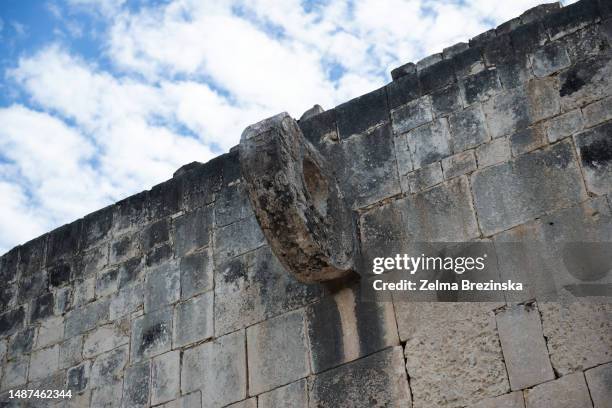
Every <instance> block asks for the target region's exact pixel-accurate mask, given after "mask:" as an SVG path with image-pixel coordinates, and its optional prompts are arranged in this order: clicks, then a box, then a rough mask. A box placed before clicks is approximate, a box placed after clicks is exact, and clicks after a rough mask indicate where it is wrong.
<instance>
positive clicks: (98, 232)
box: [82, 206, 114, 249]
mask: <svg viewBox="0 0 612 408" xmlns="http://www.w3.org/2000/svg"><path fill="white" fill-rule="evenodd" d="M113 212H114V208H113V206H108V207H106V208H103V209H101V210H98V211H96V212H94V213H91V214H89V215H87V216H85V218H83V227H82V228H83V230H82V247H83V249H85V248H92V247H94V246H95V245H97V244H99V243H100V242H101V241H104V240H107V239H108V238H109V236H110V230H111V227H112V225H113Z"/></svg>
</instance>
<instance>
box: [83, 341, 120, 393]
mask: <svg viewBox="0 0 612 408" xmlns="http://www.w3.org/2000/svg"><path fill="white" fill-rule="evenodd" d="M127 362H128V346H122V347H119V348H116V349H114V350H111V351H108V352H106V353H104V354H100V355H99V356H98V357H97V358H96V359H95V360H94V362H93V364H92V366H91V375H90V381H91V385H92V386H93V387H102V386H105V385H113V384H114V383H116V382H118V381H121V379H122V377H123V369H124V368H125V366H126V365H127ZM119 393H121V387H119Z"/></svg>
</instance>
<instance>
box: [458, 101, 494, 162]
mask: <svg viewBox="0 0 612 408" xmlns="http://www.w3.org/2000/svg"><path fill="white" fill-rule="evenodd" d="M448 122H449V124H450V130H451V134H452V135H453V136H452V137H453V149H454V151H455V152H462V151H464V150H467V149H470V148H472V147H476V146H478V145H480V144H482V143H485V142H487V141H488V140H490V139H491V138H490V137H489V135H488V133H487V129H486V122H485V117H484V114H483V113H482V108H481V107H480V105H473V106H471V107H469V108H466V109H464V110H462V111H458V112H455V113H453V114H452V115H451V116H450V117H449V118H448Z"/></svg>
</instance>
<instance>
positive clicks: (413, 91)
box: [387, 72, 421, 109]
mask: <svg viewBox="0 0 612 408" xmlns="http://www.w3.org/2000/svg"><path fill="white" fill-rule="evenodd" d="M387 95H388V98H389V109H395V108H397V107H398V106H401V105H404V104H406V103H408V102H410V101H412V100H414V99H417V98H418V97H419V96H421V88H420V86H419V78H418V76H417V74H416V72H412V73H406V74H405V75H403V76H402V77H401V78H397V79H394V80H393V82H391V83H390V84H389V85H387Z"/></svg>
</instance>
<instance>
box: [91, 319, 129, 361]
mask: <svg viewBox="0 0 612 408" xmlns="http://www.w3.org/2000/svg"><path fill="white" fill-rule="evenodd" d="M129 329H130V328H129V324H128V323H127V321H124V322H121V321H119V322H117V323H111V324H107V325H105V326H100V327H98V328H96V329H95V330H93V331H92V332H90V333H88V334H87V335H85V341H84V343H83V356H84V357H85V358H91V357H94V356H97V355H98V354H102V353H104V352H107V351H109V350H112V349H114V348H117V347H119V346H122V345H124V344H128V343H129V342H130V333H129Z"/></svg>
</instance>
